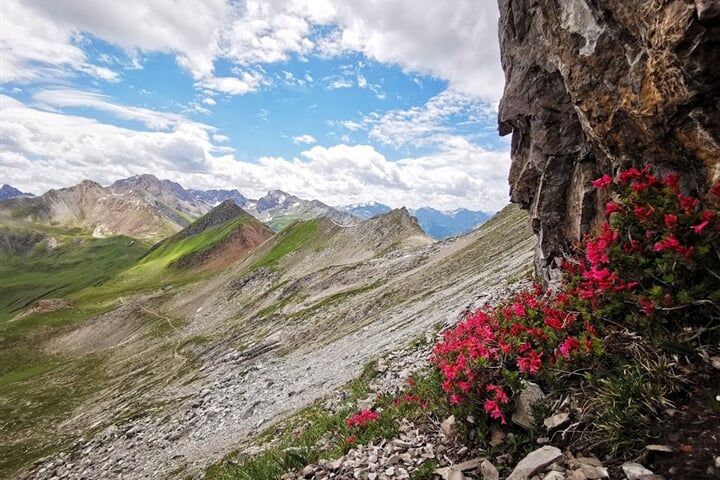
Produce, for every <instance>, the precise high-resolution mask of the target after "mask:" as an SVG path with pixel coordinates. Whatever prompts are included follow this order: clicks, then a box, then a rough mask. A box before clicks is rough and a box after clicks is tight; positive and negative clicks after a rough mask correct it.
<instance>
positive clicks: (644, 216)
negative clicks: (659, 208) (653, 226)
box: [634, 205, 655, 222]
mask: <svg viewBox="0 0 720 480" xmlns="http://www.w3.org/2000/svg"><path fill="white" fill-rule="evenodd" d="M634 212H635V217H637V219H638V220H640V221H641V222H645V221H647V220H648V219H649V218H650V217H651V216H652V214H653V213H655V209H654V208H653V207H648V208H645V207H641V206H640V205H636V206H635V209H634Z"/></svg>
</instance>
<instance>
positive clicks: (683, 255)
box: [565, 165, 720, 329]
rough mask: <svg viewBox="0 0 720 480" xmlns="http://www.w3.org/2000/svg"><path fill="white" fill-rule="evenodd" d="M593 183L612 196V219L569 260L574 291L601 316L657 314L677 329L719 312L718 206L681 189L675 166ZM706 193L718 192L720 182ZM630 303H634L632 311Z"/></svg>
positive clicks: (623, 319) (623, 318) (636, 318)
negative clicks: (666, 170) (662, 171)
mask: <svg viewBox="0 0 720 480" xmlns="http://www.w3.org/2000/svg"><path fill="white" fill-rule="evenodd" d="M593 185H594V186H595V187H596V188H598V189H601V190H607V192H608V194H609V196H611V197H612V198H613V200H612V201H610V202H608V203H607V205H606V208H605V214H606V215H608V217H609V219H608V222H606V223H604V224H603V225H602V226H601V232H600V233H599V234H597V235H594V236H587V237H586V238H585V240H584V242H583V243H582V244H581V245H579V246H578V250H579V251H580V252H581V255H579V256H578V257H577V258H575V259H574V260H571V261H569V262H567V263H566V265H565V266H566V270H567V271H568V274H569V280H568V292H569V294H570V295H572V296H574V297H577V298H579V299H581V300H583V301H585V302H586V304H585V306H584V309H585V310H586V311H592V312H593V313H594V316H595V317H596V318H597V319H599V320H602V321H603V322H608V321H610V322H620V323H628V319H629V323H630V324H631V325H630V326H632V323H634V322H638V323H641V324H642V323H644V324H646V325H647V324H649V323H648V322H647V320H649V319H653V318H659V319H660V320H662V322H661V323H664V324H666V325H668V324H671V323H674V326H673V325H670V327H671V329H673V328H674V329H677V328H682V327H684V326H685V325H686V323H687V320H690V319H692V318H695V319H696V320H700V321H707V320H708V319H712V318H715V319H717V316H718V314H720V307H718V304H720V277H719V276H718V275H720V258H719V257H718V255H717V252H718V246H719V243H720V222H719V218H718V213H717V212H716V211H713V210H711V209H709V208H701V205H702V203H701V201H700V199H699V198H696V197H693V196H689V195H685V194H683V193H682V191H681V185H680V178H679V176H678V175H677V174H676V173H669V174H667V175H665V176H664V177H663V178H658V177H656V176H654V175H652V174H651V173H650V166H649V165H648V166H646V167H645V168H643V169H641V170H638V169H635V168H631V169H629V170H626V171H623V172H620V173H619V175H618V178H617V181H613V180H612V177H610V176H609V175H604V176H603V177H601V178H599V179H597V180H595V181H594V182H593ZM708 199H709V202H708V203H709V204H712V203H713V201H715V202H716V201H717V200H718V199H720V185H715V186H713V187H712V188H711V189H710V192H709V194H708ZM628 305H630V306H634V308H633V309H632V315H628V313H630V312H629V311H628V308H627V306H628ZM696 307H701V308H696ZM580 309H581V310H583V307H582V304H581V306H580Z"/></svg>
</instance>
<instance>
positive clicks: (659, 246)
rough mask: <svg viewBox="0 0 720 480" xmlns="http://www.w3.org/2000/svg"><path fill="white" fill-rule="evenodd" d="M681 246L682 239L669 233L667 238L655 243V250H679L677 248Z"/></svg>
mask: <svg viewBox="0 0 720 480" xmlns="http://www.w3.org/2000/svg"><path fill="white" fill-rule="evenodd" d="M679 246H680V241H679V240H678V239H677V238H675V235H673V234H672V233H671V234H670V235H668V237H667V238H666V239H665V240H663V241H662V242H658V243H656V244H655V251H656V252H662V251H663V250H666V249H670V250H677V248H678V247H679Z"/></svg>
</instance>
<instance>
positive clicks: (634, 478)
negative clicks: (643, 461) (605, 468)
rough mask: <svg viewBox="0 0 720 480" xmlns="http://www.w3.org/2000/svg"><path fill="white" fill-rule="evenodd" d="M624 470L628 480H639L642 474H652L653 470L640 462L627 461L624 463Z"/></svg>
mask: <svg viewBox="0 0 720 480" xmlns="http://www.w3.org/2000/svg"><path fill="white" fill-rule="evenodd" d="M622 471H623V473H624V474H625V477H627V480H638V479H639V478H640V477H641V476H642V475H652V474H653V472H652V471H650V470H648V469H647V468H645V467H643V466H642V465H640V464H639V463H633V462H627V463H623V464H622Z"/></svg>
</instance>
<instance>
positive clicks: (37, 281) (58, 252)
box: [0, 236, 148, 328]
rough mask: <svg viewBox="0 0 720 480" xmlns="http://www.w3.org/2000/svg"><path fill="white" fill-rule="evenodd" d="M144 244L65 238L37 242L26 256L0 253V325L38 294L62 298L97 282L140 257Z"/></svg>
mask: <svg viewBox="0 0 720 480" xmlns="http://www.w3.org/2000/svg"><path fill="white" fill-rule="evenodd" d="M147 248H148V245H147V244H146V243H143V242H139V241H137V240H134V239H132V238H129V237H123V236H118V237H112V238H104V239H97V238H85V237H76V238H66V239H64V242H63V243H62V244H61V245H60V246H58V247H57V248H55V249H46V248H45V244H44V242H41V243H40V244H39V245H38V246H36V248H34V249H33V251H32V252H30V254H28V255H26V256H21V255H9V254H3V255H1V256H0V328H2V324H3V323H4V322H7V321H8V320H9V319H10V318H12V317H13V316H15V314H16V313H17V312H19V311H20V310H22V309H23V308H25V307H26V306H28V305H29V304H31V303H32V302H34V301H36V300H38V299H41V298H49V297H50V298H64V297H67V296H68V295H71V294H73V293H76V292H79V291H80V290H82V289H84V288H86V287H89V286H93V285H101V284H103V283H104V282H106V281H107V280H109V279H110V278H112V277H113V276H114V275H116V274H117V273H119V272H121V271H122V270H125V269H126V268H128V267H129V266H130V265H132V264H133V263H134V262H135V261H137V259H138V258H140V257H141V256H142V255H143V254H144V253H145V252H146V251H147Z"/></svg>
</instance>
